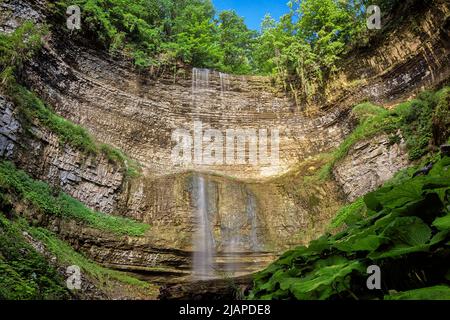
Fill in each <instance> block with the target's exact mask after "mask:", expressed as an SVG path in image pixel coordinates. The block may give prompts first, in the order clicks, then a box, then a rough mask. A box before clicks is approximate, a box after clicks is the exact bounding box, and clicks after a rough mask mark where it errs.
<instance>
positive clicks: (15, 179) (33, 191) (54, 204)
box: [0, 161, 149, 236]
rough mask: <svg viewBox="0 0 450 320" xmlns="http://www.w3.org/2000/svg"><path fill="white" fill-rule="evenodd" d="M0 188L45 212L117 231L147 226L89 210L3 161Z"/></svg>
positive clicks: (132, 233)
mask: <svg viewBox="0 0 450 320" xmlns="http://www.w3.org/2000/svg"><path fill="white" fill-rule="evenodd" d="M0 191H6V192H4V193H6V194H8V193H10V194H14V195H16V196H17V197H18V198H19V200H20V201H25V202H27V203H29V204H31V205H32V206H33V207H34V208H36V209H37V210H39V211H41V212H43V213H45V214H48V215H53V216H58V217H62V218H68V219H75V220H77V221H80V222H83V223H85V224H86V225H89V226H91V227H93V228H96V229H99V230H104V231H108V232H112V233H115V234H119V235H128V236H142V235H144V233H145V232H146V231H147V230H148V228H149V225H147V224H143V223H139V222H136V221H134V220H131V219H127V218H123V217H118V216H112V215H107V214H103V213H100V212H97V211H94V210H91V209H89V208H87V207H86V206H85V205H84V204H82V203H81V202H80V201H78V200H75V199H74V198H72V197H70V196H69V195H67V194H65V193H63V192H58V193H55V192H54V190H52V189H51V188H50V186H49V185H48V184H46V183H44V182H41V181H36V180H33V179H32V178H30V177H29V176H28V175H27V174H26V173H25V172H24V171H21V170H18V169H16V168H15V166H14V165H13V164H12V163H10V162H6V161H3V162H0Z"/></svg>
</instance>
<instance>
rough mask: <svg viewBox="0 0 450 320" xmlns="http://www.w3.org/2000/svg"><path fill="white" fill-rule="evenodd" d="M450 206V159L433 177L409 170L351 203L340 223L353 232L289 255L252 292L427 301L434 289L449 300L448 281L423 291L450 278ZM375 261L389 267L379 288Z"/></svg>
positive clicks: (264, 295) (253, 294) (264, 273)
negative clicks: (373, 286)
mask: <svg viewBox="0 0 450 320" xmlns="http://www.w3.org/2000/svg"><path fill="white" fill-rule="evenodd" d="M449 210H450V158H449V157H444V158H443V159H441V160H439V161H438V162H437V163H436V164H435V165H434V168H433V169H432V170H431V172H430V173H429V174H428V175H426V176H417V177H411V176H408V177H407V178H405V177H404V176H403V175H402V177H401V178H398V177H397V178H396V179H394V180H393V181H391V182H390V183H387V184H386V185H385V186H384V187H382V188H380V189H378V190H377V191H374V192H372V193H369V194H368V195H366V196H365V197H364V198H362V199H358V200H357V201H356V202H355V203H353V204H352V205H350V206H348V207H346V208H344V209H343V210H342V212H341V213H340V214H339V216H338V218H337V219H336V220H335V222H334V224H335V225H336V226H338V225H341V224H342V221H345V222H346V223H347V225H348V227H347V229H346V230H345V231H343V232H340V233H339V234H337V235H335V236H331V235H326V236H324V237H322V238H320V239H318V240H316V241H313V242H312V243H311V244H310V246H309V247H299V248H297V249H295V250H292V251H289V252H287V253H285V254H284V255H283V256H282V257H281V258H280V259H279V260H278V261H276V262H275V263H273V264H272V265H270V266H269V267H268V268H267V269H266V270H264V271H262V272H260V273H258V274H257V275H256V276H255V279H254V288H253V290H252V291H251V293H250V296H249V298H251V299H302V300H303V299H305V300H310V299H339V298H340V299H379V298H383V296H384V297H385V298H386V299H410V298H412V299H414V298H420V299H421V298H423V297H424V294H425V293H426V292H430V293H433V294H432V295H431V296H430V298H432V299H443V298H447V297H448V288H446V287H443V286H440V287H435V288H429V289H421V290H415V289H420V288H427V287H430V286H436V285H442V284H445V283H447V280H446V275H447V274H448V272H449V270H450V264H449V261H450V259H449V257H450V250H449V248H448V241H449V235H450V227H449V223H448V221H449V220H448V216H449V213H450V211H449ZM349 217H351V219H348V218H349ZM374 264H375V265H379V266H383V268H382V269H383V288H382V290H381V292H378V293H376V292H374V291H368V290H367V288H366V282H365V280H366V279H367V274H366V268H367V267H368V266H370V265H374ZM419 274H420V276H419ZM391 290H395V291H405V292H402V293H400V294H392V295H389V293H391ZM410 290H412V291H410Z"/></svg>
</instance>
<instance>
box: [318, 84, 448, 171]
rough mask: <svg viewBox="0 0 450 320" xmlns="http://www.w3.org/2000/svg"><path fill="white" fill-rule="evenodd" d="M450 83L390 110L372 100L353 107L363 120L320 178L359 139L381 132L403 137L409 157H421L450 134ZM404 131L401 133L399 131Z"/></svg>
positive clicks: (395, 139)
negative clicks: (373, 102) (372, 102)
mask: <svg viewBox="0 0 450 320" xmlns="http://www.w3.org/2000/svg"><path fill="white" fill-rule="evenodd" d="M449 110H450V87H444V88H443V89H441V90H439V91H436V92H430V91H425V92H422V93H421V94H420V95H419V96H418V97H417V98H416V99H414V100H411V101H407V102H404V103H402V104H400V105H398V106H397V107H396V108H395V109H394V110H386V109H384V108H382V107H379V106H376V105H374V104H371V103H368V102H366V103H362V104H359V105H357V106H355V107H354V108H353V114H354V115H355V116H356V118H357V119H358V121H359V124H358V126H357V127H356V129H355V130H354V131H353V132H352V133H351V134H350V135H349V136H348V137H347V138H346V139H345V140H344V141H343V143H342V144H341V145H340V146H339V147H338V148H337V149H336V150H335V151H334V152H333V153H332V154H331V158H330V160H329V161H328V163H327V164H326V165H325V166H324V167H322V169H321V170H320V172H319V178H320V179H322V180H325V179H328V178H329V177H330V176H331V172H332V170H333V168H334V166H335V165H336V163H338V162H339V161H340V160H342V159H343V158H344V157H345V156H346V155H347V154H348V152H349V151H350V149H351V148H352V147H353V146H354V145H355V144H356V143H357V142H359V141H362V140H364V139H369V138H371V137H374V136H376V135H378V134H380V133H385V134H388V135H389V139H390V142H391V143H392V144H395V143H398V142H400V141H401V140H402V138H403V139H404V140H405V142H406V147H407V149H408V154H409V159H410V160H411V161H416V160H420V159H421V158H422V157H423V156H424V155H427V154H429V153H430V152H431V151H433V149H435V150H437V147H438V144H440V143H444V142H445V141H447V139H448V138H449V136H450V129H449V128H450V111H449ZM399 132H400V133H401V136H400V135H399V134H398V133H399Z"/></svg>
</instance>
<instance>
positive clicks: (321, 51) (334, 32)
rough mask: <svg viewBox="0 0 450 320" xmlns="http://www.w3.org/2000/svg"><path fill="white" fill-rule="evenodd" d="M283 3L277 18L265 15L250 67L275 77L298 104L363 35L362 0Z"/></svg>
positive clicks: (309, 94)
mask: <svg viewBox="0 0 450 320" xmlns="http://www.w3.org/2000/svg"><path fill="white" fill-rule="evenodd" d="M288 6H289V8H290V12H289V13H287V14H286V15H284V16H283V17H282V18H281V19H280V22H278V23H277V22H275V20H273V19H272V18H271V17H270V16H266V17H265V19H264V21H263V23H262V33H261V35H260V37H258V38H257V39H256V44H255V48H254V61H255V69H256V71H257V72H258V73H262V74H271V75H275V76H277V77H279V78H280V79H281V80H282V81H283V82H284V84H285V86H286V88H289V89H290V90H292V92H293V93H294V94H295V96H296V98H297V102H298V103H299V102H300V100H302V101H306V102H308V101H309V100H310V99H311V98H312V96H313V95H315V94H317V93H319V92H320V91H321V90H322V87H323V84H324V80H325V79H326V78H327V76H328V75H329V74H330V73H332V72H334V71H336V69H337V62H338V61H339V60H340V58H341V57H342V56H343V55H344V54H345V53H346V52H348V51H349V49H350V48H351V47H352V46H353V45H354V44H355V43H357V42H359V41H360V40H361V39H362V38H363V30H364V25H365V14H364V7H363V1H351V2H343V1H337V0H326V1H316V0H303V1H300V0H293V1H290V2H289V3H288Z"/></svg>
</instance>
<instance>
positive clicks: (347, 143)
mask: <svg viewBox="0 0 450 320" xmlns="http://www.w3.org/2000/svg"><path fill="white" fill-rule="evenodd" d="M354 113H355V115H356V116H357V117H358V119H359V122H360V123H359V125H358V126H357V127H356V129H355V130H354V131H353V132H352V133H351V134H350V135H349V136H348V137H347V138H346V139H345V140H344V142H343V143H341V144H340V145H339V147H338V148H337V150H335V151H334V152H333V157H332V159H331V160H330V162H329V163H328V164H327V165H326V166H325V167H323V168H322V169H321V172H320V177H321V178H322V179H326V178H328V177H329V176H330V174H331V171H332V169H333V167H334V165H335V164H336V163H337V162H338V161H339V160H341V159H343V158H344V157H345V156H346V155H347V154H348V152H349V151H350V149H351V148H352V147H353V146H354V145H355V144H356V143H357V142H359V141H361V140H363V139H367V138H370V137H373V136H375V135H376V134H378V133H380V132H389V133H392V132H394V131H395V128H397V127H399V124H398V123H399V122H400V118H399V117H398V116H397V115H395V114H393V113H390V112H389V111H387V110H385V109H383V108H381V107H377V106H375V105H372V104H368V103H364V104H361V105H358V106H356V107H355V108H354Z"/></svg>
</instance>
